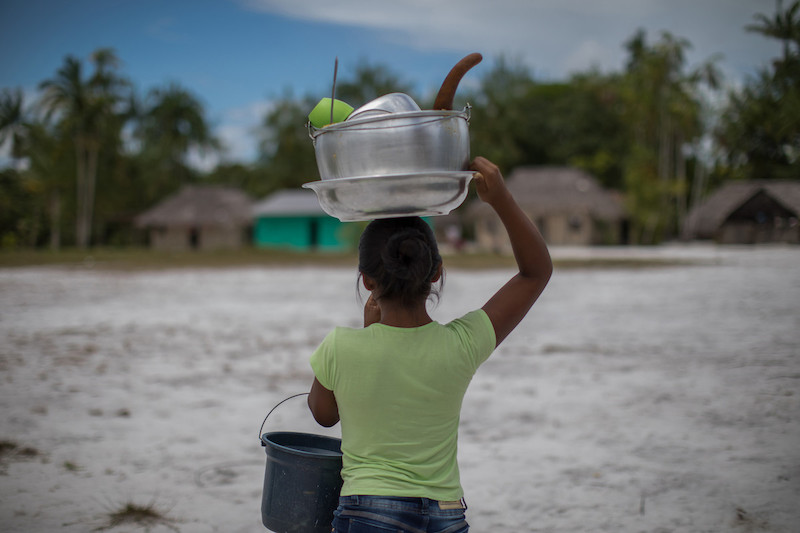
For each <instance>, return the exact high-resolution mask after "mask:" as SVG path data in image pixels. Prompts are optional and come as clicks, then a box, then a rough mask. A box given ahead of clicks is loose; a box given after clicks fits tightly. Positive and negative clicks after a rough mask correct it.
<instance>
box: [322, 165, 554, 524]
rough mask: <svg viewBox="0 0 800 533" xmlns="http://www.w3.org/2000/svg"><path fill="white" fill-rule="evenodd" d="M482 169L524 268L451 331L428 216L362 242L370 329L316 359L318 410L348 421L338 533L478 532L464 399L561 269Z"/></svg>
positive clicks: (493, 171)
mask: <svg viewBox="0 0 800 533" xmlns="http://www.w3.org/2000/svg"><path fill="white" fill-rule="evenodd" d="M472 169H473V170H475V171H476V174H475V177H474V179H473V181H474V182H475V187H476V190H477V193H478V196H479V198H480V199H481V200H482V201H484V202H486V203H487V204H488V205H489V206H491V207H492V208H493V209H494V211H495V212H496V213H497V215H498V216H499V217H500V220H501V222H502V223H503V226H504V227H505V229H506V231H507V233H508V236H509V239H510V241H511V247H512V250H513V252H514V258H515V259H516V263H517V266H518V268H519V272H518V273H517V274H516V275H515V276H513V277H512V278H511V279H510V280H509V281H508V282H506V284H505V285H503V286H502V287H501V288H500V289H499V290H498V291H497V292H496V293H495V294H494V295H493V296H491V297H490V298H489V300H488V301H487V302H486V303H485V304H484V305H483V307H481V308H480V309H476V310H472V311H469V312H467V313H466V314H465V315H463V316H462V317H461V318H458V319H456V320H453V321H452V322H450V323H447V324H439V323H438V322H435V321H434V320H433V319H431V317H430V315H429V314H428V311H427V307H426V302H427V299H428V298H429V296H430V295H431V294H432V292H434V293H436V292H437V291H438V286H440V285H441V279H442V258H441V256H440V255H439V251H438V246H437V243H436V240H435V238H434V236H433V232H432V231H431V229H430V227H429V226H428V225H427V224H426V223H425V222H424V221H423V220H422V219H420V218H418V217H408V218H390V219H381V220H375V221H373V222H371V223H370V224H369V225H368V226H367V228H366V229H365V230H364V233H363V234H362V236H361V240H360V242H359V265H358V269H359V275H360V277H361V280H362V282H363V284H364V287H365V288H366V289H367V290H368V291H370V296H369V298H368V300H367V302H366V304H365V306H364V328H363V329H360V328H359V329H354V328H343V327H339V328H335V329H334V330H333V331H332V332H331V333H330V334H328V336H327V337H326V338H325V339H324V340H323V342H322V344H321V345H320V346H319V347H318V348H317V350H316V351H315V352H314V353H313V354H312V356H311V367H312V369H313V371H314V375H315V379H314V382H313V384H312V386H311V392H310V394H309V397H308V404H309V407H310V409H311V412H312V414H313V415H314V418H315V419H316V420H317V422H319V423H320V424H322V425H324V426H332V425H334V424H336V423H337V422H339V421H341V423H342V453H343V468H342V479H343V482H344V483H343V486H342V491H341V498H340V501H339V507H338V509H337V510H336V512H335V514H334V520H333V531H334V532H335V533H346V532H349V533H368V532H385V531H408V532H431V533H445V532H447V533H465V532H467V531H468V529H469V526H468V525H467V522H466V520H465V510H466V504H465V503H464V492H463V489H462V487H461V483H460V479H459V470H458V464H457V461H456V452H457V439H458V424H459V417H460V412H461V403H462V400H463V398H464V394H465V392H466V390H467V386H468V385H469V382H470V380H471V379H472V376H473V375H474V374H475V372H476V370H477V369H478V367H479V366H480V365H481V363H483V362H484V361H485V360H486V359H487V358H488V357H489V355H490V354H491V353H492V351H493V350H494V349H495V347H496V346H498V345H499V344H500V343H501V342H502V341H503V340H504V339H505V338H506V337H507V336H508V334H509V333H511V331H513V329H514V328H515V327H516V326H517V324H519V322H520V321H521V320H522V319H523V318H524V317H525V315H526V314H527V312H528V310H529V309H530V308H531V306H532V305H533V303H534V302H535V301H536V300H537V298H538V297H539V295H540V294H541V293H542V291H543V290H544V287H545V285H546V284H547V282H548V280H549V279H550V275H551V274H552V262H551V260H550V255H549V253H548V251H547V246H546V244H545V242H544V239H543V238H542V236H541V235H540V233H539V231H538V230H537V229H536V227H535V226H534V224H533V223H532V222H531V220H530V219H529V218H528V216H527V215H525V213H524V212H523V211H522V209H520V207H519V205H518V204H517V203H516V201H515V200H514V198H513V197H512V196H511V194H510V192H509V191H508V189H507V188H506V186H505V182H504V180H503V177H502V175H501V173H500V171H499V169H498V168H497V166H495V165H494V164H493V163H491V162H490V161H488V160H486V159H485V158H482V157H477V158H475V160H474V161H473V163H472ZM437 284H438V286H437Z"/></svg>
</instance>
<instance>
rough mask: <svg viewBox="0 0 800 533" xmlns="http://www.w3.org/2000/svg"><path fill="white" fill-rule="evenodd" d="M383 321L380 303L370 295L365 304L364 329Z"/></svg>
mask: <svg viewBox="0 0 800 533" xmlns="http://www.w3.org/2000/svg"><path fill="white" fill-rule="evenodd" d="M380 321H381V306H380V305H378V301H377V300H376V299H375V298H373V297H372V294H370V295H369V299H368V300H367V303H365V304H364V327H367V326H371V325H372V324H375V323H376V322H380Z"/></svg>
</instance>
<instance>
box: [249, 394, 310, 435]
mask: <svg viewBox="0 0 800 533" xmlns="http://www.w3.org/2000/svg"><path fill="white" fill-rule="evenodd" d="M307 395H308V393H307V392H300V393H298V394H292V395H291V396H289V397H288V398H284V399H283V400H281V401H279V402H278V403H277V404H276V405H275V407H273V408H272V409H270V410H269V413H267V416H265V417H264V421H263V422H261V428H260V429H259V430H258V441H259V442H261V445H262V446H264V441H262V440H261V432H262V431H264V424H266V423H267V418H269V415H271V414H272V411H274V410H275V409H277V408H278V407H280V405H281V404H282V403H283V402H287V401H289V400H291V399H292V398H297V397H298V396H307Z"/></svg>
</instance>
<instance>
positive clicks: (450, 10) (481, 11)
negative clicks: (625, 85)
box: [240, 0, 777, 77]
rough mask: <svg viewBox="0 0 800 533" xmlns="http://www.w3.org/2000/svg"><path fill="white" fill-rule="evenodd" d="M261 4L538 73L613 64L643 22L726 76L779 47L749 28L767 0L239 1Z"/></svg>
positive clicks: (554, 73)
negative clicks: (716, 60)
mask: <svg viewBox="0 0 800 533" xmlns="http://www.w3.org/2000/svg"><path fill="white" fill-rule="evenodd" d="M240 2H241V4H242V5H244V6H245V7H247V8H248V9H252V10H255V11H261V12H265V13H271V14H277V15H283V16H288V17H293V18H297V19H302V20H312V21H316V22H323V23H330V24H337V25H347V26H352V27H357V28H364V29H370V30H377V31H375V38H376V39H383V40H387V41H392V42H402V43H404V44H406V45H408V44H409V43H410V44H411V46H414V47H416V48H418V49H421V50H435V51H463V52H471V51H476V50H477V51H481V52H483V53H484V55H488V56H493V55H499V54H510V55H514V56H520V57H522V58H523V59H524V60H525V61H526V63H527V64H528V66H530V67H531V68H532V69H533V70H534V72H535V73H544V75H545V76H546V77H563V76H565V75H567V74H568V73H569V72H571V71H574V70H575V69H576V68H580V67H581V65H586V64H589V65H591V64H593V63H596V64H599V65H600V66H605V67H609V66H614V67H617V66H619V65H621V64H622V62H623V58H624V56H625V50H624V48H623V43H624V42H625V41H626V40H627V39H628V38H630V37H631V36H632V35H633V34H634V32H635V31H636V30H637V29H638V28H644V29H646V30H647V31H648V34H649V35H650V39H651V40H655V39H657V38H658V36H659V34H660V32H661V31H665V30H666V31H669V32H671V33H673V34H674V35H676V36H679V37H685V38H687V39H688V40H689V41H690V42H691V43H692V44H693V51H692V52H691V53H690V54H689V60H690V63H692V64H696V63H699V62H701V61H704V60H706V59H708V58H710V57H711V56H713V55H714V54H717V53H721V54H723V55H724V56H725V59H724V61H723V65H722V67H723V69H724V70H725V71H726V72H728V73H729V74H730V75H734V76H738V75H741V73H742V71H746V70H748V69H752V68H754V67H756V66H758V65H759V64H760V63H761V62H762V61H763V59H764V58H765V57H770V56H771V55H772V54H773V53H774V52H775V51H776V50H777V45H776V44H775V43H771V42H770V41H768V40H765V39H763V38H761V37H759V36H757V35H753V34H749V33H746V32H745V30H744V26H745V25H746V24H748V23H750V22H752V21H753V15H754V14H756V13H767V14H770V13H772V12H773V11H774V5H772V4H771V3H769V2H764V1H763V0H704V1H701V2H698V1H697V0H604V1H602V2H590V1H586V0H537V1H533V0H493V1H491V2H486V1H484V0H480V1H478V0H466V1H465V0H437V1H436V2H429V1H428V0H394V1H391V2H380V1H375V0H339V1H337V2H319V1H318V0H240Z"/></svg>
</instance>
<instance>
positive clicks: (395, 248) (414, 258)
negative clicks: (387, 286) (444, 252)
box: [382, 229, 433, 283]
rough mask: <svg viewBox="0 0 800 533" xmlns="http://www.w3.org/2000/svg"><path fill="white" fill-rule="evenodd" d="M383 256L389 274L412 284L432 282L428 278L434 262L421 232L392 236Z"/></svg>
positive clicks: (414, 231)
mask: <svg viewBox="0 0 800 533" xmlns="http://www.w3.org/2000/svg"><path fill="white" fill-rule="evenodd" d="M382 255H383V257H382V259H383V265H384V268H385V269H386V272H388V273H389V274H391V275H393V276H396V277H397V278H400V279H402V280H407V281H412V282H422V283H424V282H426V281H430V280H429V279H426V278H428V275H429V273H430V271H431V267H432V264H431V263H432V261H433V260H432V258H431V251H430V247H429V246H428V244H427V242H426V241H425V236H424V235H423V234H422V233H420V232H419V231H417V230H414V229H409V230H406V231H401V232H399V233H396V234H394V235H392V236H391V237H390V238H389V241H388V242H387V243H386V248H384V253H383V254H382Z"/></svg>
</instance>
